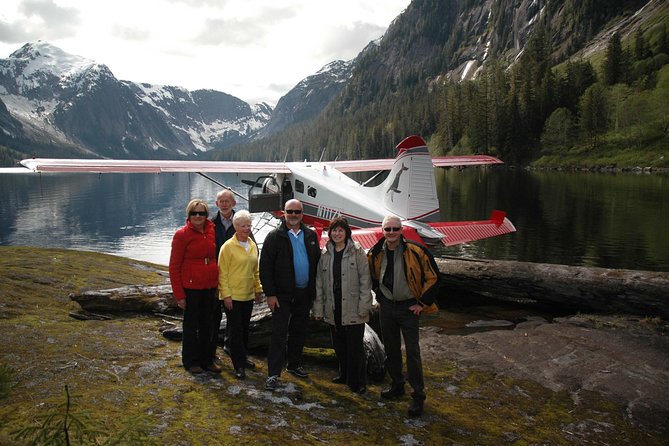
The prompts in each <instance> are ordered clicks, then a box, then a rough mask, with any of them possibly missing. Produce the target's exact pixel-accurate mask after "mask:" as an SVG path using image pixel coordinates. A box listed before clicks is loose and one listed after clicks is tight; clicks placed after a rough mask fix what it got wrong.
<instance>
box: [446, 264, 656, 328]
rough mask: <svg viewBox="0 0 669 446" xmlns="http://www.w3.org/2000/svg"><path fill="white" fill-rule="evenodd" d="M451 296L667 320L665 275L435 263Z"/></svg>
mask: <svg viewBox="0 0 669 446" xmlns="http://www.w3.org/2000/svg"><path fill="white" fill-rule="evenodd" d="M436 260H437V265H438V266H439V271H440V273H441V274H440V283H441V286H442V287H443V288H444V291H445V292H444V294H445V296H446V299H447V298H448V295H449V294H451V293H458V294H467V293H475V294H479V295H482V296H487V297H492V298H497V299H511V300H518V301H533V302H538V303H541V304H548V305H554V306H559V307H561V308H568V309H573V310H574V311H589V312H597V313H625V314H633V315H638V316H653V317H654V316H658V317H662V318H665V319H666V318H669V273H666V272H653V271H633V270H623V269H606V268H592V267H580V266H566V265H553V264H545V263H529V262H515V261H499V260H494V261H493V260H463V259H454V258H439V259H436Z"/></svg>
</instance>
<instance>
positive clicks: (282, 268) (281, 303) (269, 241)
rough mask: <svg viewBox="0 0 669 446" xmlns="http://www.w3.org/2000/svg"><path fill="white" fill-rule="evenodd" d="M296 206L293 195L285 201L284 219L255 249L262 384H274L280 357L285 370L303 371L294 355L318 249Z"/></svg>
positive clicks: (300, 343)
mask: <svg viewBox="0 0 669 446" xmlns="http://www.w3.org/2000/svg"><path fill="white" fill-rule="evenodd" d="M302 211H303V208H302V203H301V202H300V201H299V200H295V199H293V200H288V201H287V202H286V204H285V205H284V221H283V222H282V223H281V226H279V227H278V228H276V229H274V230H273V231H271V232H270V233H269V234H268V235H267V237H266V238H265V241H264V242H263V248H262V253H261V255H260V282H261V283H262V286H263V291H264V292H265V295H266V296H267V306H268V307H269V309H270V310H271V311H272V336H271V339H270V345H269V352H268V355H267V369H268V372H267V374H268V378H267V381H266V382H265V389H267V390H275V389H276V387H277V385H278V383H279V377H280V376H281V369H282V368H283V364H284V362H285V361H286V360H287V366H286V371H287V372H288V373H290V374H292V375H295V376H297V377H300V378H306V377H307V376H308V374H307V372H306V371H305V370H304V369H303V368H302V367H301V366H300V360H301V356H302V350H303V348H304V343H305V340H306V337H307V321H308V320H309V310H310V308H311V305H312V303H313V301H314V299H315V297H316V267H317V266H318V259H319V258H320V256H321V250H320V246H319V244H318V239H317V236H316V233H315V232H314V231H313V230H311V229H309V228H307V227H306V226H305V225H304V224H303V223H302Z"/></svg>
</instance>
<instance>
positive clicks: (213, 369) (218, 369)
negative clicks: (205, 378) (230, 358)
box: [207, 362, 223, 373]
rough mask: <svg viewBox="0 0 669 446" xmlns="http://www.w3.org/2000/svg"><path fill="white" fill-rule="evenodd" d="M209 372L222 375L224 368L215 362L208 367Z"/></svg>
mask: <svg viewBox="0 0 669 446" xmlns="http://www.w3.org/2000/svg"><path fill="white" fill-rule="evenodd" d="M207 370H208V371H210V372H211V373H221V372H222V371H223V368H222V367H221V366H220V365H218V364H216V363H215V362H214V363H211V364H209V365H208V366H207Z"/></svg>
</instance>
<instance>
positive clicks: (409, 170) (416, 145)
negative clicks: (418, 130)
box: [377, 135, 439, 222]
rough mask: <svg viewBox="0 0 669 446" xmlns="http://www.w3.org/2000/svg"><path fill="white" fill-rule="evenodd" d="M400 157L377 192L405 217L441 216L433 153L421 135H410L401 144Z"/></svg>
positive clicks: (398, 147)
mask: <svg viewBox="0 0 669 446" xmlns="http://www.w3.org/2000/svg"><path fill="white" fill-rule="evenodd" d="M396 148H397V149H398V152H397V157H396V158H395V163H394V164H393V167H392V169H391V170H390V173H389V174H388V177H387V178H386V179H385V181H384V182H383V183H381V184H380V185H378V186H377V193H379V194H380V195H381V194H382V196H381V197H379V198H380V199H381V200H382V202H383V204H384V205H385V207H386V208H387V209H388V211H390V212H392V213H393V214H396V215H397V216H399V217H400V218H402V219H406V220H419V221H425V222H431V221H438V220H439V199H438V197H437V187H436V185H435V181H434V167H433V165H432V157H431V156H430V152H429V151H428V150H427V144H426V143H425V141H424V140H423V138H421V137H420V136H416V135H413V136H409V137H407V138H405V139H404V140H402V142H400V143H399V144H398V145H397V147H396Z"/></svg>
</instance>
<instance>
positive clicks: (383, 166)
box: [3, 155, 502, 173]
mask: <svg viewBox="0 0 669 446" xmlns="http://www.w3.org/2000/svg"><path fill="white" fill-rule="evenodd" d="M394 162H395V158H384V159H369V160H346V161H329V162H323V164H326V165H328V166H331V167H334V168H335V169H337V170H339V171H340V172H344V173H346V172H369V171H379V170H390V168H391V167H392V165H393V163H394ZM499 163H502V161H500V160H499V159H497V158H495V157H492V156H487V155H471V156H439V157H435V158H432V164H433V165H434V166H435V167H452V166H474V165H481V164H499ZM21 164H22V165H23V166H24V167H26V168H27V169H29V170H32V171H34V172H91V173H161V172H215V173H289V172H290V168H289V167H288V166H289V164H290V163H283V162H246V161H181V160H119V159H77V158H71V159H57V158H30V159H25V160H23V161H21ZM23 171H24V170H22V168H12V170H10V171H7V172H3V173H9V172H12V173H16V172H23Z"/></svg>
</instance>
